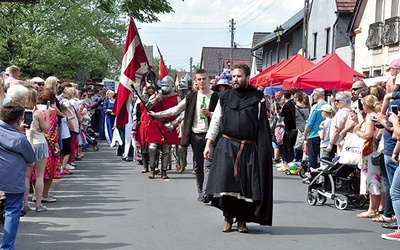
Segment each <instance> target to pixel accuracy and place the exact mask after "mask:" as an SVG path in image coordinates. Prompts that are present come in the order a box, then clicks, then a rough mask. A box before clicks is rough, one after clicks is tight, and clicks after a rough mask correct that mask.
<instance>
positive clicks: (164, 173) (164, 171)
mask: <svg viewBox="0 0 400 250" xmlns="http://www.w3.org/2000/svg"><path fill="white" fill-rule="evenodd" d="M161 178H162V179H164V180H165V179H169V177H168V175H167V170H161Z"/></svg>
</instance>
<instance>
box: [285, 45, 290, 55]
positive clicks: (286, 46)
mask: <svg viewBox="0 0 400 250" xmlns="http://www.w3.org/2000/svg"><path fill="white" fill-rule="evenodd" d="M289 49H290V47H289V43H286V44H285V55H286V59H288V58H289V56H290V55H289Z"/></svg>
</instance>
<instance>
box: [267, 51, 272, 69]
mask: <svg viewBox="0 0 400 250" xmlns="http://www.w3.org/2000/svg"><path fill="white" fill-rule="evenodd" d="M268 55H269V66H271V65H272V50H270V51H269V53H268Z"/></svg>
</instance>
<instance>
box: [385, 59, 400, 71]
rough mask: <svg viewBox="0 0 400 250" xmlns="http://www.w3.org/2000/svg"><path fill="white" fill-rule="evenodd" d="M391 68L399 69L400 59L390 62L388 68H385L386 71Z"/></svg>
mask: <svg viewBox="0 0 400 250" xmlns="http://www.w3.org/2000/svg"><path fill="white" fill-rule="evenodd" d="M391 68H394V69H400V59H396V60H394V61H393V62H391V63H390V66H389V68H387V69H386V71H389V70H390V69H391Z"/></svg>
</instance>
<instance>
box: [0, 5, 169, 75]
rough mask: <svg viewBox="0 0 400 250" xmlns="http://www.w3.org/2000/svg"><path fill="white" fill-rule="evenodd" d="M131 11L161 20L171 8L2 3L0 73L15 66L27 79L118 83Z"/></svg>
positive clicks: (139, 16)
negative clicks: (82, 75)
mask: <svg viewBox="0 0 400 250" xmlns="http://www.w3.org/2000/svg"><path fill="white" fill-rule="evenodd" d="M127 7H129V9H130V10H135V11H132V13H133V15H134V17H135V19H137V20H140V21H142V22H154V21H158V19H157V17H156V15H157V14H160V13H169V12H171V11H173V10H172V8H171V7H170V5H169V3H168V2H167V1H165V0H134V1H128V0H127V1H126V2H125V1H123V0H117V1H115V0H38V1H37V3H36V4H27V3H3V2H2V3H0V14H1V16H2V17H3V18H2V21H1V22H0V70H2V69H5V68H6V67H7V66H9V65H11V64H16V65H18V66H19V67H20V68H21V73H22V76H23V77H32V76H41V77H47V76H50V75H55V76H57V77H59V78H66V79H76V78H77V72H79V71H84V72H88V73H89V75H90V79H89V80H92V81H101V79H103V78H104V77H107V78H111V79H117V77H119V70H120V63H121V59H122V53H123V46H124V43H125V34H126V27H127V20H128V18H127V13H128V12H127V10H126V9H127Z"/></svg>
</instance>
